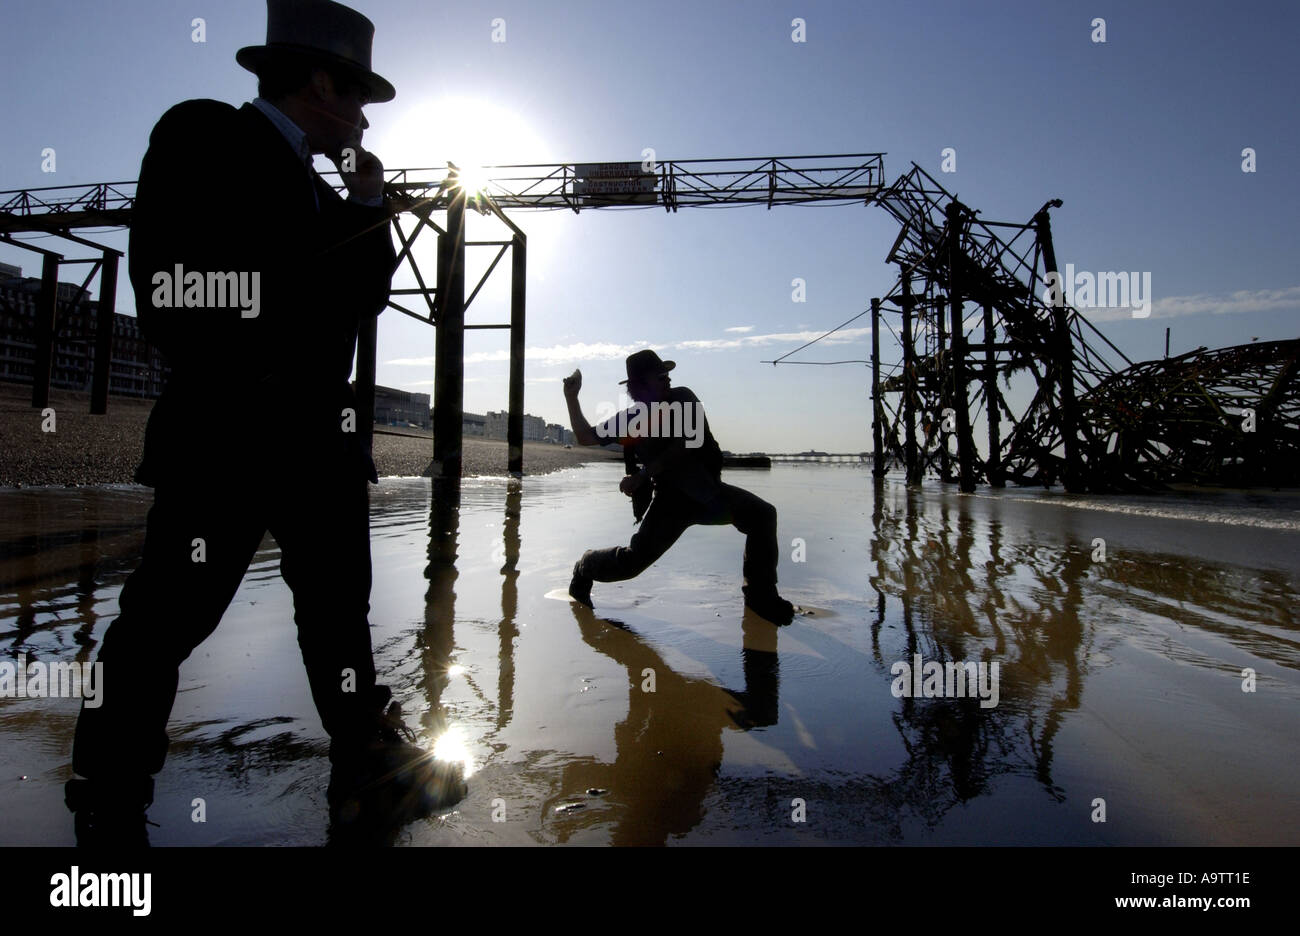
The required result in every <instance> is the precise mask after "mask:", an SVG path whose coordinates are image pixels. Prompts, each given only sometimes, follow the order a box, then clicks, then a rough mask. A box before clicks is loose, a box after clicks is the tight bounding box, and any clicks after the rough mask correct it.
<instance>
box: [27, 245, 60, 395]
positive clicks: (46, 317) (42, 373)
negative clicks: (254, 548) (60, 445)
mask: <svg viewBox="0 0 1300 936" xmlns="http://www.w3.org/2000/svg"><path fill="white" fill-rule="evenodd" d="M58 300H59V256H58V254H52V253H47V254H45V256H44V257H42V258H41V294H40V295H39V296H38V297H37V299H36V358H35V360H34V361H33V362H32V406H33V407H35V408H36V409H44V408H45V407H47V406H49V405H50V374H51V372H52V371H53V368H54V330H55V315H56V314H57V309H58Z"/></svg>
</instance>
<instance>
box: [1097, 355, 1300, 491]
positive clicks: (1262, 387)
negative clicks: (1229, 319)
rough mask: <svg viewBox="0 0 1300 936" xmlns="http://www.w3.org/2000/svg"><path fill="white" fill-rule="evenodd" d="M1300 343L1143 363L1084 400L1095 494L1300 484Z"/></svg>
mask: <svg viewBox="0 0 1300 936" xmlns="http://www.w3.org/2000/svg"><path fill="white" fill-rule="evenodd" d="M1298 362H1300V339H1293V340H1290V341H1270V342H1257V343H1253V344H1245V345H1237V346H1235V347H1229V348H1217V349H1214V350H1209V351H1207V350H1206V349H1205V348H1198V349H1197V350H1195V351H1191V352H1189V353H1187V354H1183V355H1179V356H1177V357H1173V358H1167V359H1164V360H1158V361H1144V362H1142V363H1140V364H1135V365H1133V366H1132V367H1130V368H1127V369H1126V370H1123V371H1121V372H1119V373H1118V374H1115V375H1114V376H1112V377H1110V378H1109V379H1107V380H1105V381H1103V382H1102V383H1100V384H1098V385H1097V386H1096V387H1095V388H1094V389H1093V390H1092V391H1091V392H1090V393H1088V394H1087V395H1086V396H1083V397H1081V398H1080V400H1079V408H1080V415H1081V418H1082V419H1083V421H1084V422H1085V423H1086V424H1087V425H1089V426H1090V427H1091V429H1092V435H1093V436H1094V437H1095V438H1096V439H1097V440H1098V442H1099V445H1098V448H1097V449H1096V450H1095V451H1094V452H1093V453H1092V457H1091V459H1090V465H1089V467H1090V470H1091V472H1092V475H1093V476H1094V478H1095V479H1096V483H1097V486H1099V487H1100V486H1105V487H1108V488H1127V487H1143V488H1149V487H1158V486H1160V485H1162V484H1167V483H1176V482H1182V483H1191V484H1227V485H1233V486H1254V485H1268V486H1278V487H1280V486H1296V485H1300V382H1298V381H1297V375H1296V371H1297V364H1298Z"/></svg>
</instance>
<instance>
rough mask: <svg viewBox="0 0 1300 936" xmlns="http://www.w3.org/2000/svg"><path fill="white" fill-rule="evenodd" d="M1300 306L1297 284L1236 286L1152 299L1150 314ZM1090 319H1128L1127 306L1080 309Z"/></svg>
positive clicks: (1236, 311)
mask: <svg viewBox="0 0 1300 936" xmlns="http://www.w3.org/2000/svg"><path fill="white" fill-rule="evenodd" d="M1296 308H1300V286H1287V287H1285V288H1283V289H1239V290H1237V291H1236V292H1230V293H1227V294H1224V295H1218V296H1215V295H1211V294H1209V293H1197V294H1195V295H1191V296H1166V297H1165V298H1163V299H1156V300H1154V301H1153V302H1152V303H1151V315H1150V318H1181V317H1183V316H1188V315H1243V314H1246V313H1250V312H1284V311H1289V310H1292V309H1296ZM1079 311H1081V312H1082V313H1083V314H1084V316H1086V317H1087V319H1088V321H1090V322H1115V321H1122V320H1124V319H1131V318H1132V317H1133V313H1132V311H1131V310H1130V309H1128V308H1106V307H1100V308H1089V309H1080V310H1079Z"/></svg>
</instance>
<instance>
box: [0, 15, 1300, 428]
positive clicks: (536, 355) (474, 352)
mask: <svg viewBox="0 0 1300 936" xmlns="http://www.w3.org/2000/svg"><path fill="white" fill-rule="evenodd" d="M2 2H3V7H2V9H3V17H2V20H3V22H4V32H5V42H4V46H5V55H4V57H3V58H0V80H2V81H3V87H4V88H5V89H6V95H5V103H4V126H5V133H4V134H3V137H0V189H14V188H23V187H35V186H44V185H72V184H80V183H89V182H99V181H116V180H130V179H134V178H135V177H136V174H137V172H138V169H139V163H140V159H141V157H142V155H143V153H144V149H145V146H146V143H147V140H148V136H149V131H150V129H151V127H152V125H153V123H154V122H155V121H156V120H157V118H158V117H159V116H160V115H161V114H162V113H163V111H165V110H166V109H167V108H168V107H170V106H171V105H172V104H174V103H176V102H178V101H181V100H184V99H187V98H195V97H211V98H217V99H220V100H224V101H228V102H231V103H234V104H238V103H240V102H242V101H245V100H250V99H251V98H252V97H253V95H254V93H255V79H254V78H253V76H251V75H250V74H248V73H247V72H245V71H244V70H243V69H241V68H240V67H238V66H237V65H236V64H235V61H234V53H235V50H236V49H238V48H239V47H240V46H243V45H252V44H258V43H260V42H261V41H262V40H263V38H264V36H265V6H264V4H263V3H262V2H260V0H223V2H221V3H203V2H175V0H129V2H113V3H105V2H100V0H95V2H72V0H48V2H44V3H19V2H15V0H2ZM354 6H356V8H358V9H360V10H361V11H362V12H364V13H365V14H366V15H367V16H369V17H370V18H371V19H372V20H373V21H374V23H375V25H376V38H375V48H374V61H375V68H376V70H377V71H379V72H380V73H381V74H383V75H384V76H385V77H387V78H389V80H391V81H392V82H393V84H394V85H395V86H396V88H397V92H398V94H397V99H396V100H395V101H393V102H392V103H390V104H383V105H371V106H370V107H368V108H367V116H368V118H369V120H370V123H371V130H370V131H369V132H368V133H367V136H366V145H367V147H368V148H371V149H373V150H374V151H375V152H376V153H377V154H378V155H379V156H380V157H381V158H382V159H383V160H384V162H385V164H386V165H387V166H388V167H390V168H397V167H400V166H411V165H422V166H436V165H442V164H444V163H445V162H446V161H447V160H448V159H451V160H461V161H467V157H469V158H480V157H481V158H483V159H484V160H485V161H492V162H544V161H567V160H573V161H597V160H611V161H612V160H619V161H623V160H639V159H640V158H641V152H642V150H643V149H644V148H646V147H653V148H654V149H655V151H656V153H657V155H658V156H659V158H661V159H665V158H667V159H690V158H701V157H723V156H737V157H739V156H776V155H798V154H801V153H851V152H884V153H886V156H885V173H886V178H887V180H892V179H894V178H896V177H897V176H898V175H900V174H901V173H902V172H903V171H905V170H906V169H907V168H908V167H909V165H910V163H911V161H913V160H915V161H916V162H917V163H919V164H921V165H922V166H923V167H925V168H926V169H927V170H928V171H929V172H931V174H933V175H935V176H936V178H938V179H939V180H940V181H941V182H942V183H943V184H944V185H945V186H946V187H947V188H948V189H949V190H950V191H955V192H956V193H957V194H958V195H959V196H960V197H961V199H962V200H963V201H964V202H965V203H966V204H968V205H971V206H972V207H974V208H977V209H979V210H981V211H982V213H983V216H984V217H985V218H988V219H994V220H1013V221H1023V220H1027V219H1028V218H1029V217H1030V215H1032V213H1033V212H1034V211H1035V210H1037V208H1038V207H1039V206H1041V205H1042V204H1043V202H1044V201H1046V200H1047V199H1049V198H1054V197H1059V198H1062V199H1064V202H1065V204H1064V206H1063V207H1062V208H1060V209H1058V210H1056V211H1055V212H1054V216H1053V217H1054V220H1053V233H1054V235H1055V239H1056V246H1057V253H1058V257H1059V259H1060V262H1061V264H1062V265H1064V264H1065V263H1067V262H1068V263H1073V264H1074V265H1075V267H1076V269H1079V270H1088V271H1149V272H1150V273H1151V275H1152V289H1153V293H1154V297H1155V300H1156V305H1155V310H1154V314H1153V315H1152V317H1151V318H1148V319H1144V320H1133V319H1132V318H1127V317H1116V316H1113V315H1112V316H1107V315H1105V314H1101V315H1099V316H1098V318H1099V319H1105V318H1110V319H1112V320H1109V321H1104V322H1103V323H1102V324H1101V326H1100V327H1102V328H1103V329H1104V330H1105V332H1106V334H1107V335H1108V336H1110V337H1111V338H1112V340H1114V341H1116V343H1117V344H1119V345H1120V347H1122V348H1123V349H1124V350H1125V351H1126V352H1127V353H1128V354H1129V355H1130V356H1131V357H1133V358H1134V359H1143V358H1150V357H1158V356H1159V355H1160V354H1161V353H1162V352H1163V346H1164V330H1165V327H1166V326H1172V328H1173V350H1174V351H1175V352H1178V351H1183V350H1188V349H1190V348H1193V347H1196V346H1199V345H1207V346H1210V347H1215V346H1219V345H1225V344H1235V343H1239V342H1243V341H1249V340H1250V339H1251V338H1252V337H1256V336H1258V337H1259V338H1260V339H1261V340H1269V339H1278V338H1294V337H1296V336H1297V335H1300V326H1298V323H1300V271H1298V270H1297V264H1296V261H1297V257H1298V256H1300V251H1297V246H1298V244H1300V237H1298V236H1297V234H1296V226H1295V224H1296V223H1295V220H1294V213H1295V208H1296V206H1297V204H1300V192H1298V191H1297V188H1298V186H1300V182H1298V181H1297V174H1296V172H1295V166H1296V165H1297V156H1300V152H1298V150H1300V147H1298V146H1297V142H1298V139H1300V130H1298V129H1297V121H1296V96H1297V87H1298V86H1300V81H1298V80H1297V78H1298V77H1300V68H1298V67H1297V64H1296V53H1295V50H1294V44H1295V42H1296V36H1297V34H1298V33H1300V29H1298V27H1300V13H1298V12H1297V11H1298V10H1300V8H1298V7H1297V6H1296V5H1295V4H1292V3H1271V4H1262V3H1250V2H1236V3H1231V4H1228V3H1188V2H1180V3H1106V2H1088V3H1074V2H1060V3H1055V2H1054V3H1038V2H1026V3H994V2H990V3H932V2H909V3H888V2H870V3H825V2H812V0H794V2H779V3H778V2H746V3H714V2H701V0H693V2H684V3H677V2H651V3H645V2H642V3H635V4H612V3H610V2H598V3H597V2H592V3H576V2H559V3H533V2H493V3H486V4H485V3H478V2H474V3H455V2H437V3H429V2H414V0H368V2H362V0H358V2H357V3H356V4H354ZM194 17H203V18H204V19H205V21H206V42H204V43H201V44H199V43H195V42H193V41H191V26H190V21H191V20H192V19H193V18H194ZM498 17H499V18H501V19H503V20H505V26H506V41H505V42H503V43H494V42H492V20H493V19H494V18H498ZM795 17H801V18H802V19H804V20H805V22H806V40H807V41H806V42H803V43H796V42H793V41H792V40H791V31H792V27H791V20H792V19H794V18H795ZM1096 17H1102V18H1104V19H1105V21H1106V42H1105V43H1104V44H1100V43H1094V42H1093V41H1092V39H1091V35H1092V31H1093V29H1092V26H1091V22H1092V20H1093V19H1094V18H1096ZM45 147H54V148H55V150H56V154H57V171H56V172H55V173H53V174H48V173H42V171H41V151H42V149H43V148H45ZM945 147H953V148H954V149H955V150H956V153H957V171H956V172H955V173H949V174H944V173H941V172H940V163H941V158H942V157H941V151H942V150H943V149H944V148H945ZM1245 147H1252V148H1254V149H1255V151H1256V154H1257V171H1256V172H1255V173H1253V174H1247V173H1243V172H1242V171H1241V162H1242V157H1241V151H1242V149H1243V148H1245ZM318 168H320V169H322V170H326V169H329V168H331V167H330V166H329V165H328V163H327V162H326V161H325V160H324V159H323V158H321V159H318ZM190 194H191V197H192V198H193V200H194V205H195V212H196V217H201V213H202V205H203V190H202V186H201V180H195V186H194V189H193V191H192V192H191V193H190ZM515 220H516V222H517V223H519V224H520V225H521V226H522V227H523V228H524V229H525V230H526V231H527V233H528V234H529V245H530V265H529V282H528V311H529V316H528V335H527V339H528V340H527V343H528V347H529V349H530V357H529V362H528V379H529V383H528V386H527V399H526V408H527V410H528V411H529V412H531V413H534V414H537V415H541V416H544V417H546V419H547V420H548V421H556V422H563V423H566V424H567V421H568V420H567V417H566V415H565V409H564V404H563V399H562V396H561V392H560V384H559V378H560V377H561V376H562V375H563V374H567V373H568V372H569V371H571V370H572V369H573V368H574V367H575V366H580V367H581V368H582V370H583V374H584V378H585V381H584V392H583V395H582V400H583V403H584V405H585V406H586V408H587V411H588V414H589V415H590V414H593V413H594V410H595V409H596V407H597V405H598V404H599V403H600V402H601V401H609V402H610V403H613V402H614V401H616V400H617V392H618V388H617V385H616V382H617V381H618V380H619V379H621V378H622V377H623V356H624V355H625V354H626V353H628V352H629V351H631V350H634V349H635V348H636V347H639V346H642V345H643V344H645V343H649V344H652V345H654V346H656V347H657V348H659V349H660V353H661V354H662V355H663V356H665V357H668V358H673V359H675V360H676V361H677V362H678V369H677V372H676V374H675V376H676V378H677V380H676V382H677V383H679V384H684V385H687V386H690V387H691V388H692V389H693V390H695V392H696V393H697V394H698V395H699V396H700V397H701V398H702V399H703V401H704V403H705V405H706V407H707V409H708V412H709V418H710V422H711V424H712V426H713V429H714V432H715V434H716V435H717V437H718V439H719V441H720V442H721V444H722V445H723V446H724V447H726V448H730V449H733V450H737V451H744V450H751V449H766V450H768V451H781V450H799V449H805V448H809V447H815V448H819V449H824V450H828V451H857V450H862V449H866V448H868V447H869V435H870V429H869V423H868V418H869V414H868V409H867V405H866V400H867V393H868V381H869V371H868V370H867V369H866V368H863V367H858V366H845V367H837V368H820V367H777V368H773V367H772V366H771V365H763V364H760V363H759V362H760V360H762V359H770V358H772V357H774V356H776V355H779V354H781V353H783V352H785V351H788V350H790V349H792V348H794V347H796V346H797V345H798V344H800V343H801V339H800V338H799V335H800V334H802V333H807V334H808V335H809V336H810V337H811V336H812V335H815V334H818V333H820V332H822V331H825V330H827V329H829V328H830V327H832V326H834V325H836V324H838V323H839V322H841V321H843V320H844V319H847V318H848V317H849V316H851V315H853V314H854V313H856V312H858V311H860V310H862V309H864V308H866V307H867V305H868V303H869V300H870V298H871V297H872V296H875V295H883V294H884V293H885V292H886V291H888V289H889V288H890V286H891V284H892V282H893V274H892V273H891V271H890V269H889V268H887V267H886V266H885V264H884V257H885V254H886V253H887V251H888V250H889V247H890V245H891V243H892V242H893V238H894V237H895V235H896V234H897V229H896V226H895V225H894V223H893V221H892V220H891V219H890V218H889V216H888V215H887V214H886V213H885V212H884V211H883V210H882V209H880V208H877V207H869V208H865V207H862V206H845V207H802V208H784V209H776V210H772V211H766V210H764V209H762V208H748V209H737V210H730V211H706V210H684V211H682V212H680V213H678V214H676V215H666V214H665V213H664V212H662V211H660V210H652V211H639V212H626V211H618V212H608V211H606V212H597V211H590V212H584V213H583V214H581V215H579V216H574V215H573V214H571V213H561V212H549V213H539V212H517V213H516V214H515ZM496 233H497V230H495V229H493V228H492V227H491V226H489V225H488V224H487V223H486V222H484V223H482V224H478V225H477V226H472V227H471V229H470V234H471V236H480V235H481V236H492V235H495V234H496ZM98 236H99V237H100V239H101V240H102V241H103V242H105V243H108V244H111V245H114V246H119V247H122V248H124V247H125V243H126V238H125V234H124V233H104V234H102V235H98ZM37 243H42V245H48V242H41V241H37ZM425 249H426V251H427V253H426V258H427V265H426V266H427V269H432V265H433V264H432V242H431V241H430V242H429V243H428V244H427V245H426V248H425ZM480 253H481V254H482V256H481V257H475V256H474V255H471V268H472V269H471V275H472V274H473V269H475V268H476V267H475V264H477V268H478V269H481V267H482V266H483V265H485V264H486V263H487V261H488V260H489V259H490V256H489V254H488V252H487V251H486V249H482V250H481V251H480ZM0 261H5V262H9V263H17V264H20V265H22V266H23V267H24V272H27V273H29V274H31V275H35V274H36V271H37V269H38V266H39V261H38V259H37V258H36V257H35V255H32V254H29V253H27V252H25V251H22V250H19V249H17V248H13V247H9V246H7V245H0ZM72 269H73V270H75V269H76V268H75V267H74V268H72ZM503 270H504V268H502V269H499V271H498V273H497V274H494V277H493V282H491V283H490V285H489V286H488V287H485V289H484V292H483V293H482V294H481V295H480V296H479V298H478V299H477V300H476V301H475V303H474V306H473V307H472V308H471V310H470V313H469V321H471V322H500V321H506V320H507V318H508V297H509V292H508V277H507V276H503V275H501V273H502V272H503ZM795 277H801V278H803V279H804V280H805V281H806V283H807V301H806V302H804V303H795V302H792V301H791V285H790V284H791V280H792V279H793V278H795ZM476 279H477V277H475V280H476ZM396 285H399V286H404V285H411V283H410V282H409V280H408V278H407V277H406V275H405V274H402V275H400V276H399V277H398V279H397V280H396ZM118 308H119V309H120V310H121V311H123V312H127V313H133V312H134V301H133V298H132V296H131V294H130V291H129V288H128V284H127V282H126V277H125V276H123V278H122V286H121V289H120V291H119V297H118ZM858 324H861V325H866V324H868V322H866V321H865V320H864V321H862V322H860V323H858ZM728 329H734V330H733V331H728ZM739 329H745V331H739ZM765 336H777V337H765ZM688 342H692V343H694V344H686V343H688ZM433 343H434V335H433V331H432V329H430V328H428V327H426V326H422V325H420V324H419V323H417V322H414V321H412V320H411V319H408V318H406V317H405V316H402V315H401V314H400V313H398V312H396V311H394V310H389V311H387V312H385V313H384V315H383V316H382V317H381V319H380V338H379V381H380V382H381V383H383V384H387V385H390V386H398V387H405V388H407V389H412V390H424V391H428V392H431V391H432V379H433V368H432V363H431V358H432V353H433ZM506 347H507V338H506V333H505V332H477V333H474V332H471V333H469V334H468V335H467V339H466V351H467V355H468V363H467V367H466V375H467V383H466V388H465V390H466V393H465V401H466V407H467V408H468V409H471V410H477V411H479V412H482V411H484V410H487V409H503V408H505V405H506V373H507V364H506V361H505V351H506ZM869 348H870V336H869V334H868V333H867V332H865V331H861V332H857V333H855V335H854V337H853V339H852V340H851V341H847V342H844V343H842V344H838V345H829V344H826V343H823V344H822V345H818V346H814V347H813V348H811V349H809V350H808V351H806V352H804V353H803V354H802V355H801V357H802V358H803V359H806V360H835V359H842V358H866V357H868V356H869ZM884 348H885V353H886V354H887V355H889V354H891V353H893V352H892V349H890V348H889V346H888V342H885V343H884Z"/></svg>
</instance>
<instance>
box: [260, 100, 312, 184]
mask: <svg viewBox="0 0 1300 936" xmlns="http://www.w3.org/2000/svg"><path fill="white" fill-rule="evenodd" d="M253 106H254V107H256V108H257V109H258V110H260V111H261V112H262V113H263V114H265V115H266V117H267V119H268V120H270V121H271V123H273V124H275V128H276V129H277V130H279V131H280V133H282V134H283V135H284V138H285V139H286V140H287V141H288V142H289V146H291V147H292V148H293V151H294V153H296V154H297V156H298V158H299V159H301V160H302V162H303V165H305V166H306V167H307V168H308V169H310V168H311V163H312V160H311V146H310V145H308V143H307V134H306V133H305V132H304V131H303V129H302V128H301V127H299V126H298V125H297V124H296V123H294V122H293V121H292V120H290V119H289V118H288V117H286V116H285V113H284V111H282V110H280V108H278V107H276V106H275V105H274V104H272V103H271V102H270V101H268V100H266V99H265V98H260V97H259V98H254V99H253Z"/></svg>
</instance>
